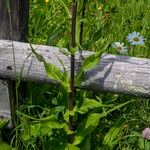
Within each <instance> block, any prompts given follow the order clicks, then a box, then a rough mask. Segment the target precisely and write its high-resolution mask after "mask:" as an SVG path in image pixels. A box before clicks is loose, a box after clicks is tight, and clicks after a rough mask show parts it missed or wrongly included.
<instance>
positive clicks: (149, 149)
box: [144, 140, 150, 150]
mask: <svg viewBox="0 0 150 150" xmlns="http://www.w3.org/2000/svg"><path fill="white" fill-rule="evenodd" d="M144 142H145V143H144V150H150V141H148V140H145V141H144Z"/></svg>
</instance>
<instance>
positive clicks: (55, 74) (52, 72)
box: [30, 44, 69, 91]
mask: <svg viewBox="0 0 150 150" xmlns="http://www.w3.org/2000/svg"><path fill="white" fill-rule="evenodd" d="M30 47H31V50H32V52H33V54H35V56H36V57H37V59H38V61H40V62H42V63H43V64H44V67H45V69H46V73H47V75H48V77H49V78H50V79H52V80H55V81H57V82H59V83H60V84H61V85H62V86H63V87H65V89H66V90H67V91H69V82H68V77H67V74H66V72H65V73H63V72H62V71H61V70H60V69H59V68H58V67H56V66H55V65H53V64H50V63H47V62H46V61H45V59H44V57H43V56H42V55H40V54H38V53H37V52H36V51H35V50H34V48H33V47H32V45H31V44H30ZM56 57H57V56H56ZM57 59H58V60H59V61H60V63H61V64H62V61H61V60H60V59H59V58H58V57H57ZM62 66H63V64H62Z"/></svg>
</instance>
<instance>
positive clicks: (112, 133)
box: [103, 117, 126, 150]
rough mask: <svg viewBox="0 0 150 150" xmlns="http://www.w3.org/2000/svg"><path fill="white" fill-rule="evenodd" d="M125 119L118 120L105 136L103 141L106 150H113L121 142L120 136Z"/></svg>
mask: <svg viewBox="0 0 150 150" xmlns="http://www.w3.org/2000/svg"><path fill="white" fill-rule="evenodd" d="M125 121H126V120H125V119H124V118H123V117H121V118H120V119H117V122H116V123H115V124H114V126H112V127H111V128H110V130H109V131H108V133H107V134H106V135H105V137H104V140H103V147H104V148H105V149H110V150H111V149H113V148H114V146H115V145H116V144H118V141H119V136H118V135H119V134H120V133H121V131H122V129H123V126H124V123H125Z"/></svg>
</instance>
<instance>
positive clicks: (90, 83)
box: [0, 40, 150, 117]
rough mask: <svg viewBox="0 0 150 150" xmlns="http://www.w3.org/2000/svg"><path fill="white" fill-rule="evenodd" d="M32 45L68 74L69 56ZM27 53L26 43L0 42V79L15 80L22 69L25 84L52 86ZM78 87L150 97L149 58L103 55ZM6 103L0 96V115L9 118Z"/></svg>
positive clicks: (2, 88)
mask: <svg viewBox="0 0 150 150" xmlns="http://www.w3.org/2000/svg"><path fill="white" fill-rule="evenodd" d="M32 46H33V48H34V49H35V50H36V51H37V52H38V53H39V54H41V55H42V56H43V57H44V58H45V59H46V61H47V62H49V63H52V64H53V65H56V66H57V67H59V68H60V69H62V64H61V63H60V61H59V60H58V58H60V59H61V60H62V61H63V63H64V66H65V67H66V69H67V71H68V72H69V71H70V57H68V56H66V55H64V54H63V53H62V52H61V51H60V50H59V48H57V47H51V46H44V45H32ZM13 50H14V52H15V63H16V64H15V66H16V68H15V69H16V72H15V69H14V58H13ZM31 53H32V50H31V46H30V44H28V43H22V42H15V41H13V46H12V42H11V41H9V40H0V77H1V78H9V79H14V78H18V77H19V76H20V73H21V70H22V69H23V70H22V79H23V80H25V81H35V82H49V83H55V82H54V81H52V80H51V79H49V78H48V77H47V75H46V72H45V68H44V65H43V64H42V63H41V62H39V61H38V60H37V58H36V57H35V55H34V54H31ZM30 54H31V55H30ZM29 55H30V56H29ZM83 55H84V56H89V55H91V52H85V53H83ZM56 56H57V57H58V58H57V57H56ZM78 62H81V60H80V57H79V55H78V54H76V63H78ZM77 66H78V65H77ZM3 84H5V83H3ZM80 88H84V89H89V90H93V91H107V92H115V93H125V94H132V95H137V96H144V97H150V59H144V58H135V57H128V56H121V55H120V56H117V55H111V54H103V55H102V56H101V58H100V62H99V63H98V64H97V65H96V66H95V67H94V68H92V69H90V70H88V71H87V72H85V81H84V82H83V83H82V84H81V86H80ZM3 92H5V93H6V94H7V93H8V88H7V87H6V88H5V86H3V87H0V94H1V93H3ZM1 95H4V93H3V94H1ZM8 104H9V100H8V99H6V98H5V97H4V96H3V97H2V96H0V112H1V116H4V117H10V109H9V107H8V106H9V105H8Z"/></svg>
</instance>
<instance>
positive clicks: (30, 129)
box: [21, 123, 41, 141]
mask: <svg viewBox="0 0 150 150" xmlns="http://www.w3.org/2000/svg"><path fill="white" fill-rule="evenodd" d="M40 129H41V124H40V123H37V124H33V125H28V126H26V129H25V130H24V131H23V132H22V133H21V138H22V139H23V140H24V141H28V140H30V139H31V137H34V138H36V137H38V136H39V133H40Z"/></svg>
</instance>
